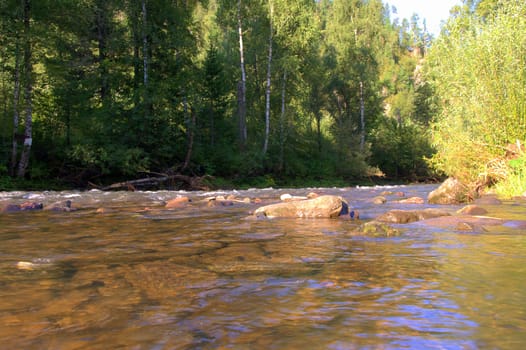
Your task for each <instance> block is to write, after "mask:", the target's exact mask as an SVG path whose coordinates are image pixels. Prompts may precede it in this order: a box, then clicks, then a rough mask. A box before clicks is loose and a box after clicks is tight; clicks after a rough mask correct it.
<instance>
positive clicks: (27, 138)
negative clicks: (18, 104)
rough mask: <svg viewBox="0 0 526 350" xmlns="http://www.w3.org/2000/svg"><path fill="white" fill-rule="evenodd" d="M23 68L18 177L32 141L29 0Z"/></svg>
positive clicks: (27, 156)
mask: <svg viewBox="0 0 526 350" xmlns="http://www.w3.org/2000/svg"><path fill="white" fill-rule="evenodd" d="M23 4H24V45H25V48H24V69H25V76H26V77H25V93H24V100H25V104H26V110H25V114H26V115H25V130H24V146H23V148H22V154H21V156H20V162H19V163H18V171H17V176H18V177H24V176H25V174H26V169H27V166H28V164H29V155H30V153H31V145H32V143H33V101H32V94H33V66H32V63H31V34H30V29H31V28H30V18H31V17H30V16H31V4H30V0H24V2H23Z"/></svg>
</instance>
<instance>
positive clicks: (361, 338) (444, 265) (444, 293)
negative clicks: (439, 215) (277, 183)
mask: <svg viewBox="0 0 526 350" xmlns="http://www.w3.org/2000/svg"><path fill="white" fill-rule="evenodd" d="M433 188H434V186H429V185H422V186H408V187H397V188H393V189H391V190H392V191H403V192H405V194H406V195H407V196H413V195H418V196H422V197H425V196H426V195H427V193H428V192H429V191H430V190H432V189H433ZM385 190H386V188H369V187H363V188H345V189H303V190H276V189H266V190H248V191H234V192H224V193H205V192H192V193H184V192H168V191H164V192H112V193H109V192H100V191H90V192H38V193H36V192H33V193H27V192H9V193H0V204H2V203H4V204H5V203H8V202H9V203H21V202H24V201H27V200H30V201H35V202H42V203H44V204H45V205H49V204H50V203H53V202H56V201H64V200H71V201H72V203H73V206H77V207H79V208H82V209H81V210H78V211H73V212H54V211H46V210H43V211H32V212H17V213H4V214H0V344H1V345H0V348H2V349H4V348H5V349H521V348H522V347H523V346H524V344H526V232H523V231H521V230H520V229H516V228H513V227H509V228H507V227H504V228H503V227H500V228H499V229H491V230H487V231H486V232H484V233H480V234H473V233H466V232H457V231H448V230H444V229H438V228H430V227H425V226H422V225H405V226H404V232H403V234H402V235H400V236H398V237H370V236H363V235H360V234H357V229H356V228H357V225H359V223H360V222H357V221H350V220H341V219H330V220H329V219H274V220H248V219H247V215H248V214H249V212H250V211H253V210H255V209H256V208H257V207H258V206H259V205H261V204H243V203H237V202H236V203H234V205H232V206H216V207H208V206H207V205H206V198H207V197H210V196H215V195H218V194H222V195H225V196H226V195H228V194H232V193H233V194H235V195H236V196H237V197H239V198H243V197H250V198H252V199H254V198H260V199H261V200H262V201H263V203H266V202H269V201H271V200H272V201H276V200H279V196H280V194H282V193H291V194H292V195H305V194H306V193H308V192H310V191H315V192H318V193H327V194H338V195H341V196H343V197H344V198H345V199H346V200H347V201H348V202H349V203H350V205H351V206H352V207H354V208H357V209H358V210H359V212H360V215H361V218H360V220H361V222H363V221H364V220H369V219H371V218H373V217H375V216H376V215H377V214H379V213H381V212H384V211H386V210H388V209H390V208H400V207H401V205H400V204H397V203H396V202H395V199H396V198H395V197H396V196H394V195H392V196H388V202H387V204H384V205H373V204H372V203H371V201H370V199H371V198H373V197H374V196H375V195H378V194H379V193H381V192H382V191H385ZM177 195H186V196H188V197H190V198H191V199H192V202H191V203H190V204H189V205H187V206H186V207H184V208H177V209H171V210H167V209H165V208H164V207H163V202H164V201H166V200H169V199H171V198H174V197H175V196H177ZM426 206H427V205H426ZM97 208H104V209H105V210H104V211H103V212H100V210H99V211H98V212H97V210H96V209H97ZM146 208H149V209H147V210H146ZM402 208H403V207H402ZM444 208H446V209H448V210H456V209H458V207H444ZM486 208H488V210H489V211H490V214H491V215H496V216H499V217H503V218H506V219H510V220H519V219H523V218H525V217H526V203H525V202H516V201H515V202H505V203H503V204H502V205H497V206H490V207H486Z"/></svg>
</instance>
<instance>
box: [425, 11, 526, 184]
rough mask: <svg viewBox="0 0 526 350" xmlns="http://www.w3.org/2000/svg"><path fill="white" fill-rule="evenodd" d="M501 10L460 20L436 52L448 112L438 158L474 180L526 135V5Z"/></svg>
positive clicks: (434, 71)
mask: <svg viewBox="0 0 526 350" xmlns="http://www.w3.org/2000/svg"><path fill="white" fill-rule="evenodd" d="M499 4H500V6H499V9H498V11H497V13H496V14H495V16H493V17H491V18H486V19H481V18H480V17H477V16H474V15H471V14H470V13H461V14H459V15H458V16H457V17H455V18H452V19H451V20H450V21H449V22H448V24H447V26H446V27H445V31H444V33H443V35H442V36H441V37H440V38H439V40H438V41H437V43H436V44H435V45H434V46H433V48H432V50H431V53H430V55H429V60H428V64H429V70H430V72H431V79H432V84H433V87H434V89H435V91H436V93H437V95H438V99H439V101H441V106H440V107H441V112H440V115H439V117H438V118H437V120H436V122H435V123H434V125H433V131H434V132H433V141H434V145H435V147H436V149H437V154H436V155H435V156H434V157H433V159H432V164H433V165H434V166H435V167H436V168H437V169H439V170H440V171H443V172H445V173H446V174H448V175H451V176H455V177H458V178H459V179H461V180H464V181H466V182H470V183H474V182H477V181H481V180H480V176H481V175H484V176H487V175H488V174H487V167H488V163H489V162H490V161H492V160H493V159H495V158H497V157H499V156H501V155H502V148H504V147H505V146H506V145H507V144H508V143H514V142H515V140H524V139H525V137H526V103H525V101H526V59H525V57H526V41H525V40H524V33H525V32H526V4H525V3H524V2H521V1H509V2H502V3H499Z"/></svg>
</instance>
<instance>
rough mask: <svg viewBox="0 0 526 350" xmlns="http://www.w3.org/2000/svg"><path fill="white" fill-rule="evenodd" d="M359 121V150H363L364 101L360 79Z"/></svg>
mask: <svg viewBox="0 0 526 350" xmlns="http://www.w3.org/2000/svg"><path fill="white" fill-rule="evenodd" d="M360 123H361V127H362V129H361V132H360V151H363V150H364V148H365V101H364V96H363V82H362V81H360Z"/></svg>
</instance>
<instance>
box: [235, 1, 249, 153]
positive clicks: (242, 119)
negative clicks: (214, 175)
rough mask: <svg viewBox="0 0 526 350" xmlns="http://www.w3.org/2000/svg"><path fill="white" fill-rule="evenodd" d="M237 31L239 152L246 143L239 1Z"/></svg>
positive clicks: (245, 90)
mask: <svg viewBox="0 0 526 350" xmlns="http://www.w3.org/2000/svg"><path fill="white" fill-rule="evenodd" d="M237 29H238V34H239V58H240V59H239V61H240V66H241V81H240V82H239V85H238V113H239V146H240V149H241V150H244V149H245V146H246V143H247V100H246V98H247V96H246V95H247V78H246V72H245V54H244V49H243V28H242V21H241V0H238V2H237Z"/></svg>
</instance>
